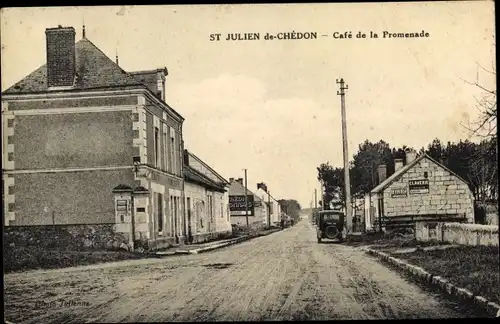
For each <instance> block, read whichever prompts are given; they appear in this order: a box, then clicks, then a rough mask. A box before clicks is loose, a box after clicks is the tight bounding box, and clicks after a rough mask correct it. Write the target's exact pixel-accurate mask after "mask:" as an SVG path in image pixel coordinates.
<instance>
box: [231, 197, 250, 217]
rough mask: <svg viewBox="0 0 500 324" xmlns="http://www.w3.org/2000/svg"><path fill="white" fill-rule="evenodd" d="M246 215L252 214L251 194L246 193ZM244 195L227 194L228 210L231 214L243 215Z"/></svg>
mask: <svg viewBox="0 0 500 324" xmlns="http://www.w3.org/2000/svg"><path fill="white" fill-rule="evenodd" d="M247 203H248V216H254V203H253V195H247ZM245 210H246V208H245V195H241V196H229V212H230V215H231V216H245Z"/></svg>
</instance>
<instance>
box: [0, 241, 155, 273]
mask: <svg viewBox="0 0 500 324" xmlns="http://www.w3.org/2000/svg"><path fill="white" fill-rule="evenodd" d="M151 257H152V256H151V255H149V254H138V253H132V252H126V251H95V250H94V251H92V250H89V251H64V250H46V249H42V248H40V247H36V246H28V247H16V248H4V271H5V272H6V273H7V272H16V271H27V270H34V269H59V268H67V267H74V266H81V265H89V264H95V263H103V262H112V261H123V260H132V259H144V258H151Z"/></svg>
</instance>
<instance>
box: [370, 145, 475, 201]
mask: <svg viewBox="0 0 500 324" xmlns="http://www.w3.org/2000/svg"><path fill="white" fill-rule="evenodd" d="M424 158H426V159H429V160H430V161H431V162H433V163H435V164H437V165H438V166H439V167H441V168H443V169H445V170H446V171H448V172H450V173H451V174H452V175H454V176H455V177H457V178H458V179H459V180H461V181H463V182H464V183H465V184H467V181H465V180H464V179H463V178H462V177H460V176H459V175H458V174H456V173H455V172H453V171H451V170H450V169H449V168H447V167H446V166H445V165H443V164H441V163H439V162H438V161H436V160H434V159H433V158H432V157H430V156H429V155H428V154H425V153H424V154H421V155H419V156H418V157H417V158H416V159H415V160H413V161H412V162H410V163H408V164H407V165H405V166H403V167H402V168H400V169H399V170H397V171H396V172H394V173H393V174H392V175H391V176H390V177H389V178H387V179H385V180H384V181H382V182H381V183H380V184H379V185H378V186H376V187H375V188H373V189H372V191H371V193H372V194H375V193H379V192H381V191H383V190H384V189H385V188H387V187H388V186H389V185H391V184H392V183H393V182H394V181H396V180H398V179H399V178H400V177H401V176H402V175H403V174H405V173H406V172H407V171H408V170H410V169H411V168H412V167H413V166H414V165H416V164H417V163H418V162H420V161H421V160H423V159H424Z"/></svg>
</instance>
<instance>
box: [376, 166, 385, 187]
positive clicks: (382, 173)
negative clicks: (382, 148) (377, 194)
mask: <svg viewBox="0 0 500 324" xmlns="http://www.w3.org/2000/svg"><path fill="white" fill-rule="evenodd" d="M377 171H378V183H382V182H383V181H384V180H385V179H386V178H387V166H386V165H385V164H381V165H379V166H378V168H377Z"/></svg>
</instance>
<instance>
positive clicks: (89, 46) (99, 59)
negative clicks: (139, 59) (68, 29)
mask: <svg viewBox="0 0 500 324" xmlns="http://www.w3.org/2000/svg"><path fill="white" fill-rule="evenodd" d="M75 69H76V80H75V86H74V87H73V89H75V90H84V89H96V88H107V87H117V86H132V85H135V86H141V87H145V85H144V84H143V83H141V82H140V81H138V80H136V79H135V78H134V77H133V76H132V75H130V74H129V73H127V72H125V71H124V70H123V69H121V68H120V67H119V66H118V65H117V64H116V63H115V62H113V61H112V60H111V59H110V58H109V57H107V56H106V54H104V53H103V52H102V51H101V50H100V49H99V48H98V47H97V46H95V45H94V44H93V43H92V42H91V41H90V40H88V39H86V38H83V39H81V40H79V41H78V42H76V44H75ZM47 90H48V87H47V65H46V64H44V65H42V66H41V67H39V68H38V69H36V70H35V71H34V72H32V73H30V74H29V75H28V76H26V77H25V78H24V79H22V80H21V81H19V82H17V83H15V84H14V85H13V86H11V87H10V88H9V89H7V90H6V91H4V94H23V93H38V92H45V91H47Z"/></svg>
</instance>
